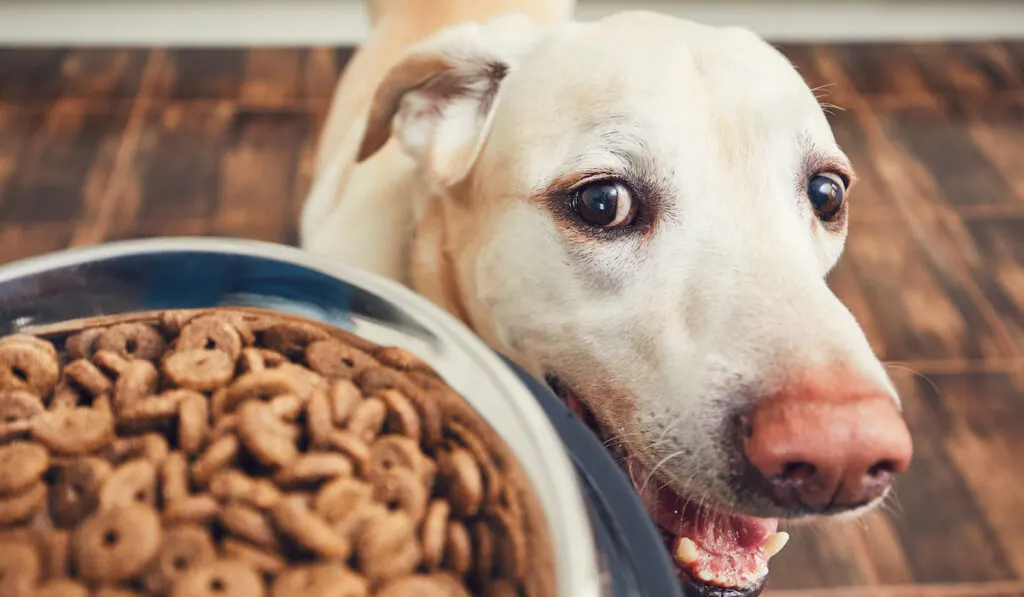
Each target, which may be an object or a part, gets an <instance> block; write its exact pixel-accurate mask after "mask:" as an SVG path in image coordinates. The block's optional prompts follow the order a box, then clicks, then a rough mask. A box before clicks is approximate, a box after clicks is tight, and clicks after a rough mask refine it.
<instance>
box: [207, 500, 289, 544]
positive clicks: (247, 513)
mask: <svg viewBox="0 0 1024 597" xmlns="http://www.w3.org/2000/svg"><path fill="white" fill-rule="evenodd" d="M217 520H218V521H219V522H220V525H221V526H222V527H224V530H226V531H227V532H229V533H231V534H233V535H235V536H236V537H238V538H239V539H244V540H246V541H248V542H250V543H253V544H255V545H257V546H259V547H266V548H274V547H275V546H276V545H277V533H275V532H274V527H273V526H271V524H270V521H269V520H268V519H267V517H266V516H264V515H263V513H262V512H260V511H259V510H256V509H255V508H250V507H249V506H245V505H242V504H228V505H227V506H224V508H222V509H221V510H220V512H218V513H217Z"/></svg>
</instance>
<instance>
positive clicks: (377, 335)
mask: <svg viewBox="0 0 1024 597" xmlns="http://www.w3.org/2000/svg"><path fill="white" fill-rule="evenodd" d="M219 305H233V306H252V307H262V308H269V309H274V310H277V311H281V312H287V313H292V314H296V315H301V316H305V317H309V318H312V319H316V320H320V321H323V322H326V323H329V324H332V325H335V326H337V327H339V328H342V329H345V330H348V331H351V332H353V333H355V334H358V335H360V336H362V337H365V338H367V339H369V340H371V341H373V342H376V343H379V344H386V345H395V346H401V347H403V348H405V349H407V350H409V351H411V352H413V353H415V354H416V355H418V356H419V357H420V358H422V359H424V360H425V361H427V362H428V363H429V364H430V365H432V366H433V367H434V368H435V369H436V370H437V371H438V372H439V373H440V374H441V375H442V376H443V377H444V378H445V380H446V381H447V382H448V383H449V384H451V386H452V387H453V388H455V390H457V391H458V392H459V393H460V394H462V395H463V396H465V398H466V399H467V400H468V401H469V402H470V404H471V405H472V406H473V407H474V408H475V409H476V410H477V411H478V412H479V413H480V414H481V416H482V417H483V418H484V419H485V420H487V422H488V423H489V424H490V425H491V426H492V427H493V428H494V429H495V431H496V432H497V433H498V434H499V435H500V436H501V437H502V438H503V439H504V441H505V442H507V444H508V445H509V447H510V449H511V450H512V451H513V452H514V453H515V454H516V456H517V457H518V459H519V461H520V462H521V464H522V466H523V468H524V469H525V471H526V473H527V475H528V476H529V479H530V481H531V482H532V484H533V487H534V489H535V491H536V492H537V495H538V497H539V501H540V503H541V507H542V509H543V512H544V514H545V516H546V519H547V523H548V525H549V528H550V530H551V536H552V540H553V542H554V554H555V558H556V562H555V569H556V573H557V577H558V579H557V586H558V595H559V596H560V597H609V596H611V595H614V596H615V597H619V596H624V595H651V596H652V597H654V596H656V597H671V596H673V595H680V593H679V589H678V585H677V584H676V583H675V576H674V574H673V573H672V568H671V564H670V560H669V559H668V557H667V554H665V553H664V548H663V547H662V546H661V542H660V539H658V536H657V532H656V530H655V528H654V526H653V524H652V523H651V521H650V520H649V518H648V517H647V515H646V512H644V511H643V509H642V507H641V506H640V503H639V500H637V499H636V497H635V494H634V493H633V491H632V487H631V486H630V485H629V483H628V481H626V480H625V477H624V476H623V475H621V472H620V471H618V469H617V467H616V466H615V464H614V462H613V461H612V459H611V458H609V457H608V456H607V453H606V452H605V451H604V450H603V448H602V447H601V445H600V442H598V441H597V440H596V438H595V437H594V436H593V435H592V434H590V433H589V431H588V430H587V429H586V428H585V427H584V426H583V425H581V424H580V423H579V422H578V421H577V420H576V419H574V418H573V417H572V415H571V414H569V413H568V411H567V410H566V409H564V407H562V406H561V404H559V403H558V402H557V401H556V400H554V399H553V397H551V398H550V399H548V398H545V399H544V400H541V401H540V402H538V399H537V398H538V396H539V395H541V394H545V395H546V396H547V397H550V396H551V395H550V393H548V392H547V391H546V389H544V388H543V387H542V386H541V385H540V384H539V383H537V382H536V380H533V379H532V378H530V377H529V376H527V375H525V374H524V373H523V372H522V371H520V370H518V369H517V368H515V367H514V365H512V364H511V363H507V362H506V361H505V360H503V359H502V358H501V357H499V356H498V355H497V354H496V353H495V352H493V351H492V350H491V349H490V348H489V347H487V346H486V345H485V344H484V343H483V342H482V341H480V340H479V339H477V338H476V336H474V335H473V334H472V333H471V332H470V331H469V330H468V329H467V328H465V327H464V326H463V325H462V324H461V323H460V322H458V321H457V320H456V319H454V318H453V317H451V316H449V315H448V314H447V313H446V312H444V311H443V310H441V309H440V308H438V307H437V306H435V305H433V304H432V303H430V302H429V301H427V300H426V299H425V298H423V297H421V296H419V295H417V294H415V293H414V292H412V291H410V290H408V289H407V288H405V287H404V286H402V285H400V284H397V283H395V282H392V281H390V280H386V279H383V278H381V277H378V276H375V275H372V274H369V273H367V272H364V271H361V270H357V269H354V268H350V267H345V266H343V265H338V264H335V263H331V262H329V261H327V260H324V259H322V258H318V257H315V256H313V255H310V254H308V253H305V252H303V251H299V250H297V249H293V248H290V247H285V246H280V245H272V244H266V243H259V242H252V241H243V240H227V239H213V238H176V239H153V240H141V241H128V242H119V243H112V244H107V245H101V246H97V247H91V248H84V249H74V250H69V251H64V252H59V253H52V254H49V255H44V256H41V257H36V258H32V259H27V260H24V261H20V262H17V263H13V264H9V265H7V266H4V267H0V335H3V334H9V333H14V332H18V331H31V329H32V328H33V327H36V326H42V325H47V324H52V323H56V322H60V321H64V320H68V319H77V318H81V317H91V316H97V315H110V314H118V313H127V312H132V311H142V310H154V309H167V308H188V307H210V306H219ZM541 404H543V405H544V406H543V408H542V407H541ZM553 423H554V425H553ZM556 428H557V429H556ZM567 444H568V445H569V446H570V450H569V451H567V450H566V445H567Z"/></svg>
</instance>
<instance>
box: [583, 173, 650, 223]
mask: <svg viewBox="0 0 1024 597" xmlns="http://www.w3.org/2000/svg"><path fill="white" fill-rule="evenodd" d="M573 209H575V210H576V213H577V214H579V216H580V218H582V219H583V221H584V222H586V223H587V224H590V225H591V226H600V227H602V228H618V227H621V226H628V225H629V223H630V222H632V220H633V215H634V213H635V211H636V210H635V208H634V205H633V194H632V193H631V192H630V190H629V188H628V187H627V186H626V185H624V184H622V183H621V182H615V181H601V182H592V183H590V184H587V185H585V186H583V187H582V188H580V189H579V190H578V191H577V192H576V196H575V197H574V198H573Z"/></svg>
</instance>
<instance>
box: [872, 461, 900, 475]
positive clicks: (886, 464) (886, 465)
mask: <svg viewBox="0 0 1024 597" xmlns="http://www.w3.org/2000/svg"><path fill="white" fill-rule="evenodd" d="M895 472H896V463H895V462H893V461H892V460H881V461H879V462H876V463H875V464H874V465H872V467H871V468H869V469H868V476H869V477H871V478H872V479H878V478H879V477H885V476H887V475H892V474H894V473H895Z"/></svg>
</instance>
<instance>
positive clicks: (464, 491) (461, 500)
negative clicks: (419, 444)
mask: <svg viewBox="0 0 1024 597" xmlns="http://www.w3.org/2000/svg"><path fill="white" fill-rule="evenodd" d="M437 463H438V475H439V477H440V480H441V486H442V489H441V492H442V494H443V495H444V496H445V497H446V498H447V499H448V501H449V503H450V504H451V506H452V512H453V514H454V515H455V516H456V517H458V518H469V517H471V516H476V514H477V513H478V512H479V511H480V506H481V504H482V503H483V498H484V480H483V475H482V474H481V472H480V467H479V466H478V464H477V461H476V459H474V458H473V455H472V454H470V453H469V451H467V450H464V449H462V448H459V447H455V446H453V447H451V448H450V449H449V450H446V451H443V452H439V453H438V457H437Z"/></svg>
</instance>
